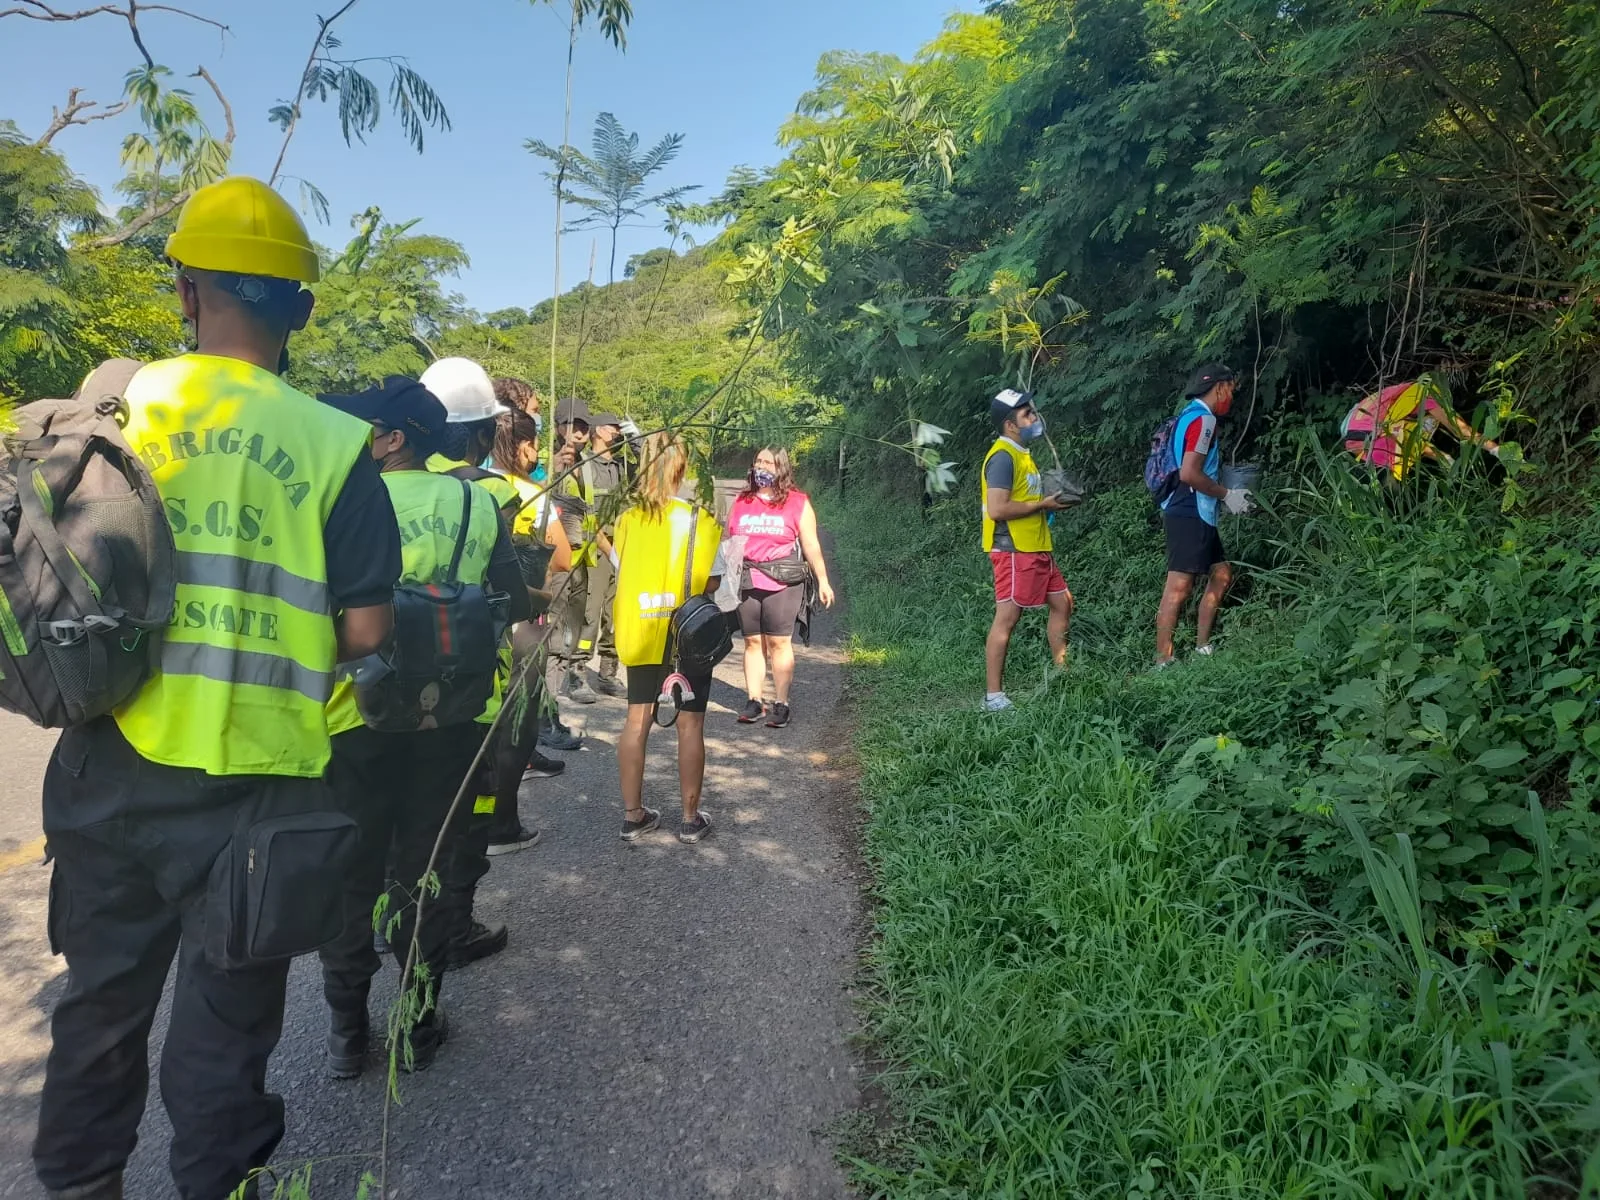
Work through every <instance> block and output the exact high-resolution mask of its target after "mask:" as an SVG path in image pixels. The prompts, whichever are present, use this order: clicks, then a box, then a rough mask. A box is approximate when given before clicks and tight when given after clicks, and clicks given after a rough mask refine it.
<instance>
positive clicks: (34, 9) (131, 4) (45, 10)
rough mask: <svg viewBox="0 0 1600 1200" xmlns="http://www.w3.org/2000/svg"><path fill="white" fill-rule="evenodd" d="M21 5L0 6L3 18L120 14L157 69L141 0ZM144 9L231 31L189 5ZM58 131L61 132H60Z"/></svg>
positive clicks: (39, 0) (27, 1)
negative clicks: (143, 30)
mask: <svg viewBox="0 0 1600 1200" xmlns="http://www.w3.org/2000/svg"><path fill="white" fill-rule="evenodd" d="M19 2H20V3H21V4H22V6H23V7H21V8H0V17H27V18H28V19H29V20H32V21H85V20H88V19H89V18H90V17H100V16H109V17H121V18H122V19H123V20H124V21H126V22H127V24H128V32H129V33H130V34H132V35H133V44H134V45H135V46H136V47H137V48H138V50H139V54H140V56H141V57H142V58H143V59H144V61H145V65H146V66H149V67H151V68H154V67H155V65H156V60H155V58H154V57H153V56H152V55H151V53H150V49H149V47H147V46H146V45H145V44H144V37H143V35H141V34H140V32H139V13H140V11H141V9H140V6H139V0H128V7H127V8H118V7H117V6H116V5H115V4H101V5H97V6H96V7H94V8H84V9H79V10H78V11H76V12H63V11H61V10H60V9H54V8H51V7H50V6H49V5H48V4H46V3H44V0H19ZM142 11H144V12H164V13H172V14H173V15H175V16H179V17H187V18H188V19H189V20H191V21H198V22H200V24H202V25H210V26H211V27H212V28H213V29H216V30H219V31H221V32H222V33H229V32H231V31H230V30H229V28H228V26H226V25H224V24H223V23H222V22H221V21H217V20H213V19H212V18H211V17H204V16H201V15H200V14H199V13H196V12H190V11H189V10H188V9H186V8H175V7H174V6H172V5H170V4H146V5H145V6H144V7H143V10H142ZM58 132H59V131H58Z"/></svg>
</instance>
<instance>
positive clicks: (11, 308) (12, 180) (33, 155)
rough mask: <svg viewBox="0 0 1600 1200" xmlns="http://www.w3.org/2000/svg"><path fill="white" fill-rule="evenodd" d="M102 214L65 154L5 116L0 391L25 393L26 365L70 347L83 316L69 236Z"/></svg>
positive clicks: (1, 136) (1, 125)
mask: <svg viewBox="0 0 1600 1200" xmlns="http://www.w3.org/2000/svg"><path fill="white" fill-rule="evenodd" d="M100 219H101V217H100V207H99V204H98V202H97V199H96V196H95V193H94V189H93V188H91V187H89V186H88V185H87V184H85V183H83V182H82V181H81V180H79V179H78V178H77V176H75V175H73V173H72V171H71V170H70V169H69V168H68V167H67V163H66V160H65V159H63V158H62V157H61V156H60V155H59V154H57V153H56V152H55V151H54V150H51V149H50V148H49V147H48V146H45V145H41V144H38V143H33V142H29V141H28V140H27V139H26V138H25V137H23V136H22V134H21V133H20V132H19V131H18V130H17V128H16V127H15V126H14V125H11V124H10V123H9V122H0V395H9V396H11V397H13V398H15V397H16V396H18V395H20V394H22V393H23V391H24V388H23V387H22V381H21V378H20V376H21V372H22V369H23V367H24V366H25V365H26V364H28V363H31V362H35V361H43V362H53V361H55V360H57V359H58V358H60V357H61V356H62V354H63V352H64V350H65V349H66V344H67V338H68V337H69V336H70V333H71V328H72V322H73V318H74V316H75V314H76V304H75V301H74V299H73V295H72V291H71V289H70V288H69V287H68V277H69V275H70V269H71V264H70V257H69V254H68V251H67V244H66V239H67V236H68V235H69V234H71V233H76V232H82V231H84V230H89V229H93V228H94V227H95V226H96V225H98V223H99V222H100Z"/></svg>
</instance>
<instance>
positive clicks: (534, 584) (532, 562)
mask: <svg viewBox="0 0 1600 1200" xmlns="http://www.w3.org/2000/svg"><path fill="white" fill-rule="evenodd" d="M511 548H512V549H513V550H515V551H516V552H517V567H518V568H519V569H520V570H521V572H522V582H523V583H525V584H527V585H528V586H529V587H531V588H542V587H543V586H544V581H545V577H546V576H547V575H548V574H549V572H550V559H551V558H552V557H554V555H555V552H556V548H555V547H554V546H552V545H550V544H549V543H548V542H544V541H537V540H535V539H533V538H531V537H524V536H522V535H517V536H515V537H513V538H512V539H511Z"/></svg>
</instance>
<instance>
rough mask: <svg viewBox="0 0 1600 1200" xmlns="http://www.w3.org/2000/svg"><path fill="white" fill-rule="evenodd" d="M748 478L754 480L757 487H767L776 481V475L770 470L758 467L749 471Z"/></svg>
mask: <svg viewBox="0 0 1600 1200" xmlns="http://www.w3.org/2000/svg"><path fill="white" fill-rule="evenodd" d="M750 478H751V479H752V480H754V481H755V485H756V486H757V487H758V488H769V487H771V486H772V485H773V484H775V483H777V482H778V477H777V476H776V475H774V474H773V473H772V472H771V471H763V470H761V469H760V468H757V469H756V470H754V471H751V472H750Z"/></svg>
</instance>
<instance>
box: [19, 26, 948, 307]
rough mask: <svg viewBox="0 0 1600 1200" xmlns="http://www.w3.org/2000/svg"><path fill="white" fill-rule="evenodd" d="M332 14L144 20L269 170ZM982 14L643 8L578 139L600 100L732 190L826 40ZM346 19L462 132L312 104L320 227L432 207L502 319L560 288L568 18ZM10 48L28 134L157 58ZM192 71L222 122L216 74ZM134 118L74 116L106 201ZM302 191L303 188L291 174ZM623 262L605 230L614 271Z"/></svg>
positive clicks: (914, 38) (306, 141)
mask: <svg viewBox="0 0 1600 1200" xmlns="http://www.w3.org/2000/svg"><path fill="white" fill-rule="evenodd" d="M56 7H72V6H67V5H61V6H56ZM334 7H336V5H335V2H334V0H316V2H311V0H192V4H191V9H192V11H195V12H198V13H202V14H204V15H206V16H209V17H213V18H215V19H216V20H219V21H222V22H225V23H227V24H228V25H229V26H230V28H231V30H232V33H231V34H230V35H229V36H228V37H227V38H226V39H222V38H220V37H219V35H218V33H217V31H215V30H213V29H209V28H206V27H204V26H200V25H197V24H194V23H191V22H188V21H185V20H183V19H182V18H179V17H176V16H173V15H169V14H164V13H159V12H152V13H146V14H142V19H141V22H140V29H141V32H142V33H143V35H144V38H145V41H146V42H147V44H148V45H149V46H150V49H151V52H152V54H153V55H154V56H155V58H156V60H157V61H158V62H160V63H163V64H165V65H167V66H170V67H172V68H173V71H174V73H175V74H178V75H185V74H188V73H190V72H192V71H193V70H194V69H195V68H196V67H197V66H200V65H204V66H205V67H206V68H207V69H208V70H210V71H211V73H212V74H213V75H214V76H215V77H216V78H217V81H218V82H219V83H220V84H221V85H222V88H223V90H224V91H225V92H226V93H227V95H228V97H229V99H230V101H231V102H232V105H233V108H234V113H235V118H236V121H237V124H238V140H237V142H236V143H235V149H234V159H233V161H234V169H235V170H236V171H240V172H244V173H249V174H258V175H261V176H263V177H264V176H265V175H266V174H268V173H269V172H270V170H271V166H272V161H273V159H274V157H275V156H276V154H277V149H278V143H279V141H280V140H281V134H279V132H278V131H277V129H276V128H275V127H274V126H272V125H270V124H269V123H268V122H267V119H266V113H267V109H268V108H269V107H270V106H271V105H272V104H273V103H275V102H277V101H280V100H286V99H288V98H290V97H291V96H292V94H293V92H294V88H295V84H296V81H297V78H298V73H299V70H300V67H301V65H302V64H303V63H304V61H305V56H306V54H307V52H308V51H309V49H310V46H311V40H312V38H313V36H314V35H315V31H316V24H315V19H314V15H313V14H315V13H317V12H319V11H321V12H324V13H325V12H328V11H331V10H332V9H333V8H334ZM975 7H976V4H975V3H974V2H972V0H805V2H804V3H800V4H793V3H783V4H780V3H777V2H776V0H634V10H635V16H634V22H633V25H632V27H631V29H630V30H629V34H628V47H627V51H626V53H619V52H617V51H616V50H614V49H613V48H612V47H611V45H610V43H609V42H605V41H604V40H603V39H602V38H601V37H600V34H599V31H598V29H597V28H596V29H591V30H590V31H588V32H587V34H586V35H585V37H584V40H583V42H582V44H581V45H580V47H579V50H578V58H577V75H576V84H575V89H574V94H573V127H572V128H573V133H572V140H573V143H574V144H575V145H577V146H579V147H583V148H587V146H588V143H589V133H590V130H591V128H592V126H593V123H594V118H595V115H596V114H597V113H599V112H601V111H603V110H610V111H612V112H614V113H615V114H616V115H617V117H618V119H619V120H620V121H621V122H622V123H623V125H624V126H626V127H627V128H628V129H630V130H634V131H637V132H638V133H639V134H640V135H641V141H642V142H643V143H644V144H646V145H648V144H651V143H653V142H654V141H655V140H656V139H657V138H659V137H660V136H661V135H662V134H665V133H669V132H673V133H683V134H685V135H686V137H687V141H686V143H685V146H684V150H683V152H682V153H681V154H680V155H679V157H678V159H677V161H676V162H675V163H673V164H672V166H671V167H669V168H668V169H667V171H665V172H663V173H662V174H661V175H658V176H656V177H655V178H656V179H657V180H659V181H661V183H662V184H663V185H666V186H670V185H675V184H691V183H698V184H701V185H702V192H701V193H699V194H698V195H701V196H703V195H711V194H714V193H715V191H717V190H719V189H720V187H721V184H722V182H723V180H724V179H725V178H726V176H727V174H728V171H729V169H730V168H732V167H734V166H736V165H739V164H750V165H752V166H762V165H766V164H768V163H771V162H773V161H775V160H776V159H777V158H778V155H779V152H778V150H777V147H776V144H775V134H776V131H777V128H778V126H779V124H780V123H781V122H782V121H783V120H784V119H785V118H786V117H787V116H788V115H789V113H790V112H791V111H792V110H793V107H794V102H795V100H796V98H797V97H798V96H799V95H800V94H801V92H803V91H804V90H805V89H806V88H807V87H808V86H809V85H810V83H811V80H812V77H813V74H814V70H815V67H816V63H817V59H818V57H819V56H820V55H821V54H822V53H824V52H825V51H827V50H832V49H850V50H875V51H884V52H888V53H893V54H900V55H904V56H910V55H912V54H913V53H915V52H916V50H917V48H918V47H919V46H921V45H922V44H923V43H924V42H926V41H928V40H929V39H930V38H932V37H933V36H934V35H935V34H937V33H938V31H939V29H940V27H941V25H942V23H943V21H944V20H945V18H946V17H948V16H949V15H950V14H951V13H953V12H955V11H958V10H962V9H965V10H968V11H970V10H972V9H974V8H975ZM335 32H336V34H337V35H338V36H339V37H341V38H342V40H343V43H344V45H343V47H342V49H341V51H340V53H341V54H345V55H349V56H351V57H355V56H369V55H386V54H399V55H404V56H405V57H406V58H408V59H409V61H410V63H411V65H412V66H413V67H414V68H416V70H417V71H418V72H420V73H421V74H422V75H423V77H424V78H426V79H427V80H429V82H431V83H432V84H433V85H434V87H435V88H436V89H437V91H438V92H439V94H440V95H441V97H442V98H443V99H444V102H445V104H446V107H447V108H448V110H449V113H450V117H451V121H452V123H453V125H454V129H453V131H452V132H450V133H445V134H430V135H429V139H428V146H427V150H426V153H424V154H423V155H421V156H418V155H416V154H415V153H414V152H413V151H412V150H411V148H410V147H409V145H408V144H407V143H406V142H405V140H404V138H403V137H402V135H401V132H400V129H399V127H398V124H397V123H396V122H395V121H394V120H393V119H392V118H390V117H389V116H388V113H387V112H385V115H384V120H383V121H382V123H381V124H380V126H379V128H378V130H377V131H376V132H375V133H374V134H372V135H371V136H370V137H369V138H368V141H367V144H366V145H364V146H363V145H361V144H360V143H357V144H356V145H355V146H354V147H352V148H346V146H345V144H344V140H343V138H342V137H341V136H340V134H339V128H338V119H337V114H336V112H335V110H334V109H333V108H332V107H331V106H328V107H320V106H318V107H311V108H310V109H309V110H308V116H307V118H306V120H305V121H303V122H302V125H301V128H300V130H299V131H298V132H297V133H296V134H295V139H294V142H293V143H292V145H291V146H290V149H289V156H288V160H287V162H286V163H285V166H284V171H285V173H286V174H290V175H298V176H303V177H304V178H306V179H309V180H311V181H312V182H313V183H315V184H316V185H317V186H318V187H319V188H320V189H321V190H322V191H323V192H324V193H325V194H326V195H327V197H328V199H329V201H330V207H331V214H332V215H331V223H330V224H329V225H326V226H318V225H316V224H315V223H313V224H312V232H313V236H315V237H317V238H318V240H320V241H323V242H325V243H328V244H331V245H336V246H337V245H342V244H343V242H344V241H345V240H346V239H347V238H348V237H349V224H348V222H349V218H350V216H351V215H352V214H353V213H356V212H358V211H360V210H362V209H364V208H366V207H367V206H368V205H371V204H376V205H378V206H379V207H380V208H382V209H383V212H384V215H385V216H386V217H388V218H390V219H393V220H405V219H409V218H412V217H420V218H422V224H421V226H420V227H419V228H420V230H425V231H428V232H432V233H437V234H442V235H444V236H446V237H451V238H455V239H456V240H458V241H460V242H462V243H463V244H464V245H465V246H466V248H467V251H468V253H469V254H471V256H472V267H471V269H470V271H468V272H466V273H465V274H464V275H463V277H462V279H461V280H460V282H459V284H458V285H457V286H458V287H459V290H460V291H461V292H462V293H463V294H465V295H466V297H467V299H468V301H469V303H471V304H472V305H473V306H474V307H476V308H478V309H480V310H482V311H490V310H492V309H495V308H499V307H503V306H506V305H512V304H517V305H529V304H532V303H535V302H537V301H538V300H540V299H542V298H544V297H545V296H548V295H549V294H550V290H551V283H552V275H551V266H552V250H553V247H552V245H551V242H552V238H551V225H552V221H553V200H552V198H551V196H550V193H549V185H548V183H547V182H546V181H545V180H544V179H543V177H542V176H541V174H540V171H541V165H540V163H539V160H536V159H535V158H534V157H533V156H532V155H530V154H528V153H527V152H526V151H525V150H523V148H522V144H523V141H524V140H525V139H526V138H528V137H538V138H542V139H543V140H545V141H547V142H550V143H552V144H554V143H557V142H559V141H560V138H561V112H562V77H563V70H564V65H565V51H566V31H565V25H564V23H563V22H562V20H561V18H560V17H559V15H558V10H557V9H555V8H552V7H551V6H550V5H548V4H544V3H539V4H534V3H530V2H529V0H359V3H358V4H357V5H356V7H355V8H354V9H352V10H351V12H350V13H349V14H348V15H347V16H346V17H344V18H343V19H342V20H341V21H340V22H339V24H338V25H337V26H335ZM0 56H3V61H4V62H5V64H6V70H5V82H4V85H3V89H0V119H7V118H9V119H10V120H12V121H14V122H16V123H17V124H18V125H19V126H21V128H22V130H23V131H24V132H25V133H28V134H31V135H36V134H37V133H38V132H40V131H41V130H42V129H43V128H44V126H45V125H46V124H47V123H48V121H49V119H50V109H51V106H52V105H53V104H54V105H59V104H61V103H63V102H64V100H65V97H66V91H67V89H68V87H70V86H74V85H76V86H80V87H82V88H83V89H84V95H85V97H87V98H91V99H98V100H103V101H106V102H108V103H109V102H110V101H113V100H115V99H116V98H117V95H118V93H119V92H120V89H121V81H122V77H123V74H124V73H125V72H126V71H127V69H128V68H129V67H131V66H133V65H134V64H135V63H136V62H137V61H138V58H137V53H136V51H135V50H134V47H133V44H132V41H131V39H130V38H129V36H128V31H127V26H126V24H124V23H123V22H121V21H119V20H117V19H116V18H114V17H104V16H102V17H96V18H94V19H92V20H88V21H81V22H76V23H70V24H49V23H44V22H36V21H30V20H22V19H20V18H16V17H9V18H6V19H5V20H3V21H0ZM371 73H372V75H373V78H374V81H375V82H377V83H378V84H379V86H380V87H382V88H384V89H385V90H387V79H388V76H387V73H386V69H385V68H383V67H382V66H381V64H379V65H376V66H375V67H374V68H373V70H372V72H371ZM192 83H193V85H194V87H195V89H196V92H197V95H199V96H201V97H202V98H203V99H205V100H206V101H207V105H208V107H207V111H208V115H209V116H210V118H211V119H212V124H213V128H215V129H216V130H217V131H218V132H220V130H221V128H222V120H221V116H220V112H219V111H218V110H216V107H215V104H214V102H213V101H211V98H210V96H209V93H208V92H207V91H206V88H205V85H204V84H203V83H202V82H201V81H200V80H194V81H192ZM133 127H134V126H133V123H132V122H131V121H130V120H128V119H127V118H119V119H116V120H109V121H103V122H99V123H97V124H94V125H90V126H87V127H84V128H72V129H68V130H66V131H64V132H63V133H62V134H61V135H60V136H58V137H57V139H56V141H55V143H54V145H55V147H56V148H57V149H58V150H60V151H61V152H62V153H63V154H65V155H66V156H67V158H68V160H69V161H70V162H71V164H72V166H73V168H74V169H75V170H76V171H77V172H78V173H79V174H80V175H82V176H83V177H84V178H85V179H87V180H88V181H89V182H90V183H92V184H94V185H95V186H96V187H98V188H100V189H101V193H102V196H103V197H105V198H106V199H107V200H108V201H109V200H112V199H113V196H112V191H111V189H112V185H114V184H115V183H116V181H117V179H118V178H120V176H121V171H120V170H119V167H118V162H117V156H118V148H119V146H120V144H121V141H122V138H123V136H124V135H125V134H126V133H127V132H129V130H130V129H132V128H133ZM287 191H288V194H290V195H291V196H293V195H294V194H295V193H294V189H293V185H290V187H289V188H288V189H287ZM593 236H594V235H592V234H590V233H587V232H586V233H581V234H569V235H568V236H567V238H566V241H565V249H564V251H563V258H564V280H565V285H566V286H570V285H571V283H573V282H574V281H576V280H577V279H579V278H581V277H582V275H583V274H585V273H586V272H587V269H588V259H589V245H590V241H591V238H592V237H593ZM665 242H666V235H665V234H662V233H661V232H660V231H659V229H658V228H647V229H636V230H624V240H623V242H622V244H621V248H620V249H619V252H618V262H619V264H620V263H621V262H623V261H625V259H626V256H627V255H628V254H629V253H636V252H638V251H640V250H645V249H649V248H650V247H652V246H657V245H662V244H664V243H665ZM605 254H606V247H605V243H604V241H602V243H601V247H600V255H599V266H598V267H597V275H598V276H599V277H600V278H602V279H603V277H604V271H605ZM619 270H620V265H619Z"/></svg>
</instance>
